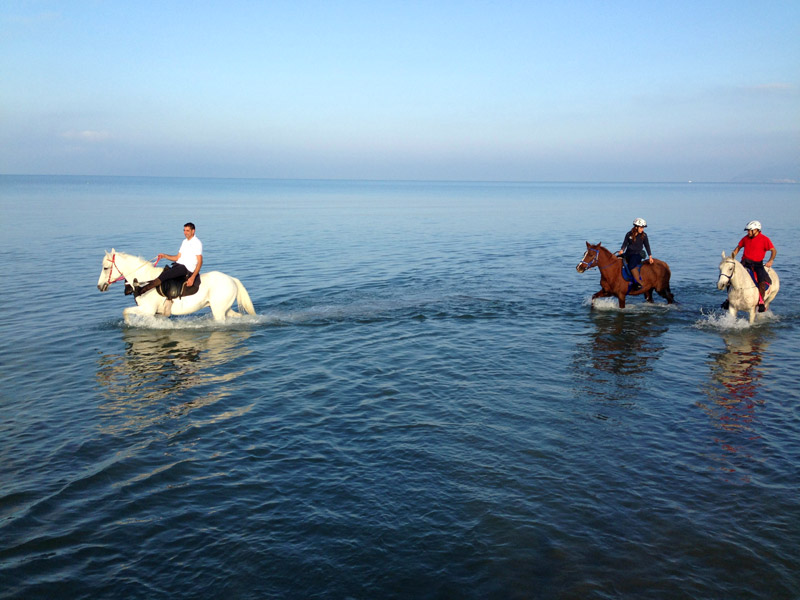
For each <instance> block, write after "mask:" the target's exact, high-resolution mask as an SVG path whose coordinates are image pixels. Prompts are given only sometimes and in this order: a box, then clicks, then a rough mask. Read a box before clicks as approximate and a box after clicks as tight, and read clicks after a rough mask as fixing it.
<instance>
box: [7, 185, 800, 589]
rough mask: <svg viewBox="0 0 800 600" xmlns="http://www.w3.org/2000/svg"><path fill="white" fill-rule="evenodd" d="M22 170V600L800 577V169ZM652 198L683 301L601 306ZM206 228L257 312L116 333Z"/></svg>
mask: <svg viewBox="0 0 800 600" xmlns="http://www.w3.org/2000/svg"><path fill="white" fill-rule="evenodd" d="M0 186H1V187H0V207H1V208H2V219H1V220H0V232H1V233H2V237H1V238H0V258H2V263H1V264H2V271H0V273H1V274H2V279H0V281H1V282H2V285H0V308H1V309H2V313H1V314H2V319H0V332H1V333H2V338H1V339H0V384H1V389H0V582H2V583H1V584H0V597H2V598H56V597H58V598H93V599H94V598H120V599H136V598H142V599H145V598H146V599H151V598H167V597H170V598H173V597H174V598H220V597H229V598H254V599H255V598H476V599H484V598H645V597H646V598H770V599H773V598H797V597H798V596H800V575H799V574H798V573H800V489H799V488H800V473H799V472H798V465H800V392H798V388H799V387H800V386H798V373H800V358H799V357H800V354H799V353H798V340H800V336H798V329H800V327H799V326H800V310H799V309H798V303H797V297H798V284H797V280H798V277H800V266H798V260H797V257H798V256H800V241H798V240H799V239H800V236H798V225H800V203H799V202H798V200H800V197H799V196H800V194H798V188H797V187H796V186H791V185H772V186H769V185H689V184H686V185H675V184H672V185H662V184H640V185H632V184H629V185H622V184H620V185H612V184H606V185H590V184H476V183H463V184H458V183H384V182H298V181H242V180H191V179H176V180H170V179H125V178H36V177H27V178H26V177H2V178H0ZM636 216H642V217H645V218H646V219H647V220H648V222H649V224H650V227H649V228H648V232H649V234H650V237H651V244H652V247H653V252H654V254H655V255H656V256H657V257H658V258H662V259H663V260H666V261H667V262H668V263H669V264H670V266H671V268H672V290H673V292H674V294H675V296H676V298H677V300H678V304H676V305H672V306H667V305H666V304H665V303H664V301H663V300H662V299H660V298H658V301H657V303H656V304H655V305H645V304H644V303H643V302H642V300H641V298H638V299H630V300H629V304H628V308H626V309H625V310H624V311H620V310H619V309H618V308H617V305H616V301H615V300H601V301H598V302H597V303H596V305H595V307H594V309H592V307H591V303H590V301H589V299H590V297H591V294H592V293H593V292H595V291H597V290H598V289H599V279H600V273H599V272H598V271H597V269H592V270H590V271H588V272H587V273H584V274H578V273H577V272H576V270H575V266H576V264H577V263H578V261H579V260H580V259H581V257H582V255H583V251H584V250H585V241H590V242H593V243H594V242H603V243H604V244H605V245H607V246H608V247H609V248H611V249H612V250H616V249H618V248H619V245H620V243H621V242H622V236H623V234H624V233H625V231H626V229H627V228H628V227H629V224H630V222H631V220H632V219H633V218H634V217H636ZM753 218H758V219H760V220H761V221H762V222H763V223H764V224H765V233H767V234H768V235H769V236H770V237H771V239H772V240H773V241H774V242H775V244H776V245H777V247H778V249H779V252H780V254H779V257H778V260H777V262H776V265H775V266H776V269H777V270H778V271H779V273H780V275H781V283H782V285H781V291H780V294H779V295H778V298H777V300H776V301H775V303H774V304H773V306H772V310H771V311H770V312H768V313H766V314H765V315H761V316H760V317H759V319H758V320H757V322H756V324H755V325H753V326H750V325H749V324H748V323H747V321H746V319H745V318H744V317H745V315H744V314H740V315H739V318H738V319H732V318H731V317H729V316H728V315H727V314H725V313H723V312H722V311H721V310H720V309H719V304H720V302H722V300H723V299H724V293H723V292H720V291H717V290H716V281H717V277H718V270H717V266H718V264H719V260H720V253H721V252H722V251H723V250H724V251H726V252H729V251H730V250H731V249H732V248H733V247H734V246H735V244H736V242H737V241H738V239H739V237H740V236H741V234H742V228H743V226H744V224H745V223H746V222H747V221H749V220H750V219H753ZM190 220H191V221H194V222H195V223H196V224H197V227H198V230H197V235H198V237H200V239H202V241H203V243H204V248H205V250H204V253H205V256H204V259H205V265H204V270H221V271H224V272H226V273H228V274H230V275H234V276H236V277H238V278H239V279H241V281H242V282H243V283H244V285H245V286H246V287H247V289H248V291H249V293H250V295H251V297H252V299H253V302H254V304H255V307H256V310H257V313H258V314H257V315H256V316H248V317H244V318H242V319H239V320H235V321H232V322H228V323H225V324H216V323H214V322H213V321H212V320H211V319H210V314H209V313H208V312H207V311H205V312H203V313H199V314H196V315H192V316H189V317H180V318H173V319H171V320H163V319H156V318H152V319H139V320H137V321H135V322H134V323H132V324H130V325H126V324H124V323H123V320H122V309H123V308H125V307H126V306H130V305H131V304H132V299H131V297H129V296H124V295H123V293H122V291H123V290H122V287H120V286H121V284H116V285H115V286H112V288H111V289H110V291H109V292H107V293H105V294H101V293H100V292H99V291H98V290H97V287H96V284H97V278H98V277H99V275H100V267H101V259H102V257H103V253H104V251H105V250H110V249H111V248H116V249H117V250H121V251H125V252H129V253H132V254H136V255H141V256H143V257H145V258H151V257H155V255H156V254H157V253H158V252H168V253H173V252H175V251H177V248H178V245H179V244H180V241H181V235H182V225H183V223H184V222H186V221H190Z"/></svg>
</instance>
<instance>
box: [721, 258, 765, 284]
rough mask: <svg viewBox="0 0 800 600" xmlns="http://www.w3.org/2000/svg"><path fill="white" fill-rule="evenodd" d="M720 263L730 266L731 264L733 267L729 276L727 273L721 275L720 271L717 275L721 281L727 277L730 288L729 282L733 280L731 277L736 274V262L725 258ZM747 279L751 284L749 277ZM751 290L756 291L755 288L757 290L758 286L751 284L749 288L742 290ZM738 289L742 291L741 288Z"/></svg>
mask: <svg viewBox="0 0 800 600" xmlns="http://www.w3.org/2000/svg"><path fill="white" fill-rule="evenodd" d="M722 262H724V263H730V264H731V266H732V267H733V268H732V269H731V274H730V275H728V274H727V273H723V272H721V271H720V274H719V277H720V279H722V278H723V277H727V278H728V286H730V285H732V284H731V280H732V279H733V276H734V275H735V274H736V261H735V260H734V259H733V258H726V259H725V260H724V261H722ZM745 270H746V269H745ZM747 279H748V280H749V281H751V282H752V279H751V278H750V277H749V276H748V277H747ZM753 288H756V289H757V288H758V286H757V285H755V284H753V285H752V286H750V287H744V288H743V289H753ZM740 289H742V288H740Z"/></svg>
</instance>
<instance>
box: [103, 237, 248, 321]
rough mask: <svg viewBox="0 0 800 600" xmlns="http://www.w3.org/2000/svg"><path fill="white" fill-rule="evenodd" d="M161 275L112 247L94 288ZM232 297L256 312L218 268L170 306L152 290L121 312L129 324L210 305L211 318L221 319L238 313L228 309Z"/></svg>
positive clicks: (235, 281)
mask: <svg viewBox="0 0 800 600" xmlns="http://www.w3.org/2000/svg"><path fill="white" fill-rule="evenodd" d="M160 274H161V268H159V267H156V266H154V265H152V264H151V263H150V261H147V260H145V259H143V258H142V257H140V256H133V255H131V254H125V253H124V252H117V251H116V250H113V249H112V250H111V252H106V255H105V257H104V258H103V270H102V271H101V272H100V279H98V280H97V289H99V290H100V291H101V292H105V291H106V290H107V289H108V287H109V286H110V285H111V284H112V283H114V282H115V281H120V280H125V281H126V282H128V283H131V284H132V283H133V282H134V281H142V282H144V281H151V280H153V279H155V278H156V277H158V276H159V275H160ZM234 300H235V301H236V302H237V304H238V306H239V309H240V310H244V311H246V312H247V313H248V314H251V315H254V314H256V311H255V309H254V308H253V303H252V302H251V300H250V295H249V294H248V293H247V290H246V289H244V286H243V285H242V282H241V281H239V280H238V279H236V278H235V277H231V276H230V275H225V273H220V272H219V271H210V272H208V273H202V274H201V275H200V288H199V289H198V290H197V293H195V294H192V295H191V296H185V297H183V298H175V299H174V300H172V301H171V305H170V304H168V302H169V301H168V300H167V299H166V298H164V297H163V296H161V295H160V294H159V293H158V291H157V290H155V289H152V290H150V291H149V292H145V293H144V294H142V295H141V296H137V297H136V304H137V306H130V307H128V308H126V309H125V310H124V311H122V314H123V316H124V318H125V322H126V323H129V322H130V319H131V317H133V316H134V315H140V316H153V315H159V314H160V315H170V314H173V315H188V314H189V313H193V312H195V311H198V310H200V309H203V308H205V307H206V306H209V307H211V313H212V314H213V315H214V320H216V321H224V320H225V318H226V317H239V316H241V315H240V314H239V313H238V312H236V311H235V310H233V308H231V307H232V306H233V302H234Z"/></svg>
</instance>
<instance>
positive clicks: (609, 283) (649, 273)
mask: <svg viewBox="0 0 800 600" xmlns="http://www.w3.org/2000/svg"><path fill="white" fill-rule="evenodd" d="M592 267H597V268H598V269H599V270H600V286H601V287H602V288H603V289H601V290H600V291H599V292H597V293H596V294H594V295H593V296H592V300H594V299H595V298H603V297H606V296H616V297H617V299H618V300H619V307H620V308H625V296H627V295H628V294H630V295H632V296H639V295H641V294H644V298H645V300H647V301H648V302H652V301H653V290H655V291H656V292H658V294H659V296H661V297H662V298H666V299H667V304H672V303H673V302H675V297H674V296H673V295H672V292H671V291H670V289H669V278H670V275H671V273H670V270H669V265H668V264H667V263H665V262H664V261H663V260H658V259H657V258H656V259H653V264H652V265H651V264H650V263H649V262H643V263H642V268H641V277H642V283H643V284H644V285H643V286H642V287H641V288H640V289H638V290H636V291H630V287H631V285H630V282H628V281H626V280H625V278H624V277H623V276H622V259H621V258H618V257H617V256H615V255H614V254H612V253H611V252H610V251H609V250H607V249H606V248H603V246H601V245H600V244H590V243H589V242H586V252H585V253H584V255H583V260H581V262H579V263H578V266H576V267H575V268H576V269H577V270H578V273H583V272H584V271H585V270H586V269H591V268H592Z"/></svg>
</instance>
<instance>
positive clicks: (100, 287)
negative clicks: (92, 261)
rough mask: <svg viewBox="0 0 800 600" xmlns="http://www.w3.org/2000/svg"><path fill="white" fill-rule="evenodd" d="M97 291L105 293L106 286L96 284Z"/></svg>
mask: <svg viewBox="0 0 800 600" xmlns="http://www.w3.org/2000/svg"><path fill="white" fill-rule="evenodd" d="M97 289H98V290H100V291H101V292H105V291H106V290H108V284H107V283H98V284H97Z"/></svg>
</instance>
